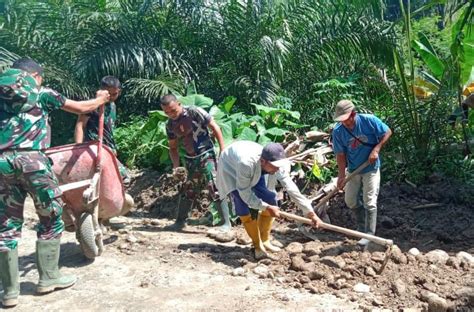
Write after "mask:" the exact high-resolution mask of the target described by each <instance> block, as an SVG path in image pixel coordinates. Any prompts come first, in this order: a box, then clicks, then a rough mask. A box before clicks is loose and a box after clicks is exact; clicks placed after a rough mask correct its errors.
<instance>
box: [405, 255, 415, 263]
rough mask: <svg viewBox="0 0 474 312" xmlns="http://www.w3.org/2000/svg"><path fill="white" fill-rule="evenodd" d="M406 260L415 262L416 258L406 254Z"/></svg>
mask: <svg viewBox="0 0 474 312" xmlns="http://www.w3.org/2000/svg"><path fill="white" fill-rule="evenodd" d="M407 261H408V263H415V262H416V258H415V257H414V256H412V255H407Z"/></svg>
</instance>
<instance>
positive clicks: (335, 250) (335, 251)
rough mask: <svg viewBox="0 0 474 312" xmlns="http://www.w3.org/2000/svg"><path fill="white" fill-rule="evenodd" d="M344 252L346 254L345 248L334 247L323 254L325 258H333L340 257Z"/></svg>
mask: <svg viewBox="0 0 474 312" xmlns="http://www.w3.org/2000/svg"><path fill="white" fill-rule="evenodd" d="M343 252H344V248H343V247H342V246H341V245H334V246H332V247H330V248H327V249H325V250H322V253H323V254H324V255H325V256H331V257H335V256H339V255H340V254H342V253H343Z"/></svg>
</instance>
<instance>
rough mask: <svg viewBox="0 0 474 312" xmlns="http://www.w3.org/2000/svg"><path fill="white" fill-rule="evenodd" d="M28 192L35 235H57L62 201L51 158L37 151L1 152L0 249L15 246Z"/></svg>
mask: <svg viewBox="0 0 474 312" xmlns="http://www.w3.org/2000/svg"><path fill="white" fill-rule="evenodd" d="M27 194H30V195H31V197H32V198H33V201H34V204H35V207H36V213H37V214H38V217H39V224H38V225H37V226H36V231H37V237H38V238H39V239H43V240H50V239H57V238H59V237H60V236H61V233H62V232H63V230H64V223H63V221H62V220H61V214H62V211H63V208H62V207H63V202H62V200H61V195H62V194H61V190H60V189H59V187H58V180H57V179H56V176H55V175H54V173H53V171H52V168H51V163H50V160H49V159H48V158H47V157H46V156H45V155H44V154H43V153H42V152H39V151H8V152H0V252H3V251H7V250H13V249H15V248H16V247H17V245H18V239H19V238H20V237H21V229H22V226H23V221H24V219H23V205H24V203H25V199H26V196H27Z"/></svg>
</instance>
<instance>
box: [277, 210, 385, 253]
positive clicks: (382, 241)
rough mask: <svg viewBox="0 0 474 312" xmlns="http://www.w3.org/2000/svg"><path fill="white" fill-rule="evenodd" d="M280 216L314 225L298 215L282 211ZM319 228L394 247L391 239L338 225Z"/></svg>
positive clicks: (324, 225)
mask: <svg viewBox="0 0 474 312" xmlns="http://www.w3.org/2000/svg"><path fill="white" fill-rule="evenodd" d="M280 215H281V216H283V217H285V218H287V219H290V220H294V221H298V222H301V223H305V224H310V225H311V224H313V222H312V221H311V220H310V219H308V218H304V217H300V216H297V215H295V214H292V213H288V212H284V211H280ZM319 228H320V229H324V230H329V231H333V232H337V233H341V234H344V235H347V236H353V237H357V238H365V239H367V240H369V241H371V242H374V243H376V244H378V245H382V246H392V245H393V241H392V240H391V239H385V238H382V237H378V236H375V235H370V234H366V233H362V232H359V231H354V230H349V229H346V228H343V227H340V226H337V225H332V224H328V223H324V222H321V223H320V224H319Z"/></svg>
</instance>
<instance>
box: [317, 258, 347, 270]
mask: <svg viewBox="0 0 474 312" xmlns="http://www.w3.org/2000/svg"><path fill="white" fill-rule="evenodd" d="M319 261H320V262H321V263H324V264H325V265H327V266H329V267H331V268H336V269H342V268H344V266H345V265H346V262H345V261H344V259H342V258H339V257H331V256H326V257H323V258H321V259H320V260H319Z"/></svg>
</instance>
